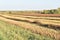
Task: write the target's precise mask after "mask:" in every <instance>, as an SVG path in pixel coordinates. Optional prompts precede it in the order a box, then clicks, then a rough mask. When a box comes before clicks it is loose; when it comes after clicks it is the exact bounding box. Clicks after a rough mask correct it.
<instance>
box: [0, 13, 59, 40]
mask: <svg viewBox="0 0 60 40" xmlns="http://www.w3.org/2000/svg"><path fill="white" fill-rule="evenodd" d="M0 32H1V33H0V35H1V37H0V39H1V40H60V15H58V14H57V15H56V14H54V15H53V14H44V15H43V14H34V13H33V14H21V13H20V14H13V13H12V14H6V13H5V14H1V13H0Z"/></svg>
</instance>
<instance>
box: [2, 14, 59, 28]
mask: <svg viewBox="0 0 60 40" xmlns="http://www.w3.org/2000/svg"><path fill="white" fill-rule="evenodd" d="M1 16H2V17H5V18H8V19H13V20H17V21H25V22H30V23H35V24H38V25H42V26H47V27H49V28H53V29H60V21H59V20H49V19H43V18H42V19H40V18H39V19H34V18H33V19H31V18H26V17H22V16H21V17H15V16H7V15H1ZM36 18H37V17H36ZM55 19H56V18H55Z"/></svg>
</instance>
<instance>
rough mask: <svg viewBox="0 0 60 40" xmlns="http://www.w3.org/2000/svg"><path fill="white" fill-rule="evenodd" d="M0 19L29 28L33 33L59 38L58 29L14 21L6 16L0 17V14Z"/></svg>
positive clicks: (58, 39) (59, 39)
mask: <svg viewBox="0 0 60 40" xmlns="http://www.w3.org/2000/svg"><path fill="white" fill-rule="evenodd" d="M0 20H3V21H6V22H8V23H11V24H15V25H18V26H21V27H23V28H25V29H27V30H31V31H32V32H34V33H37V34H41V35H45V36H46V35H47V36H50V37H52V38H55V39H56V40H60V38H59V37H60V33H59V32H58V31H56V30H53V29H48V28H45V27H41V26H38V25H35V24H31V23H27V22H22V21H15V20H11V19H7V18H4V17H1V16H0Z"/></svg>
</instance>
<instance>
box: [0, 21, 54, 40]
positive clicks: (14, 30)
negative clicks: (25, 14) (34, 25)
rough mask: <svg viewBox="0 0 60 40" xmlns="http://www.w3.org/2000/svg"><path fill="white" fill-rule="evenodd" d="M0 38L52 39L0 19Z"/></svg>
mask: <svg viewBox="0 0 60 40" xmlns="http://www.w3.org/2000/svg"><path fill="white" fill-rule="evenodd" d="M0 40H54V39H52V38H50V37H47V36H42V35H39V34H35V33H32V32H31V31H29V30H27V29H24V28H22V27H19V26H16V25H13V24H8V23H7V22H4V21H1V20H0Z"/></svg>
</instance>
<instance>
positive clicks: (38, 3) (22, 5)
mask: <svg viewBox="0 0 60 40" xmlns="http://www.w3.org/2000/svg"><path fill="white" fill-rule="evenodd" d="M58 7H60V0H0V10H44V9H55V8H58Z"/></svg>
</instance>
